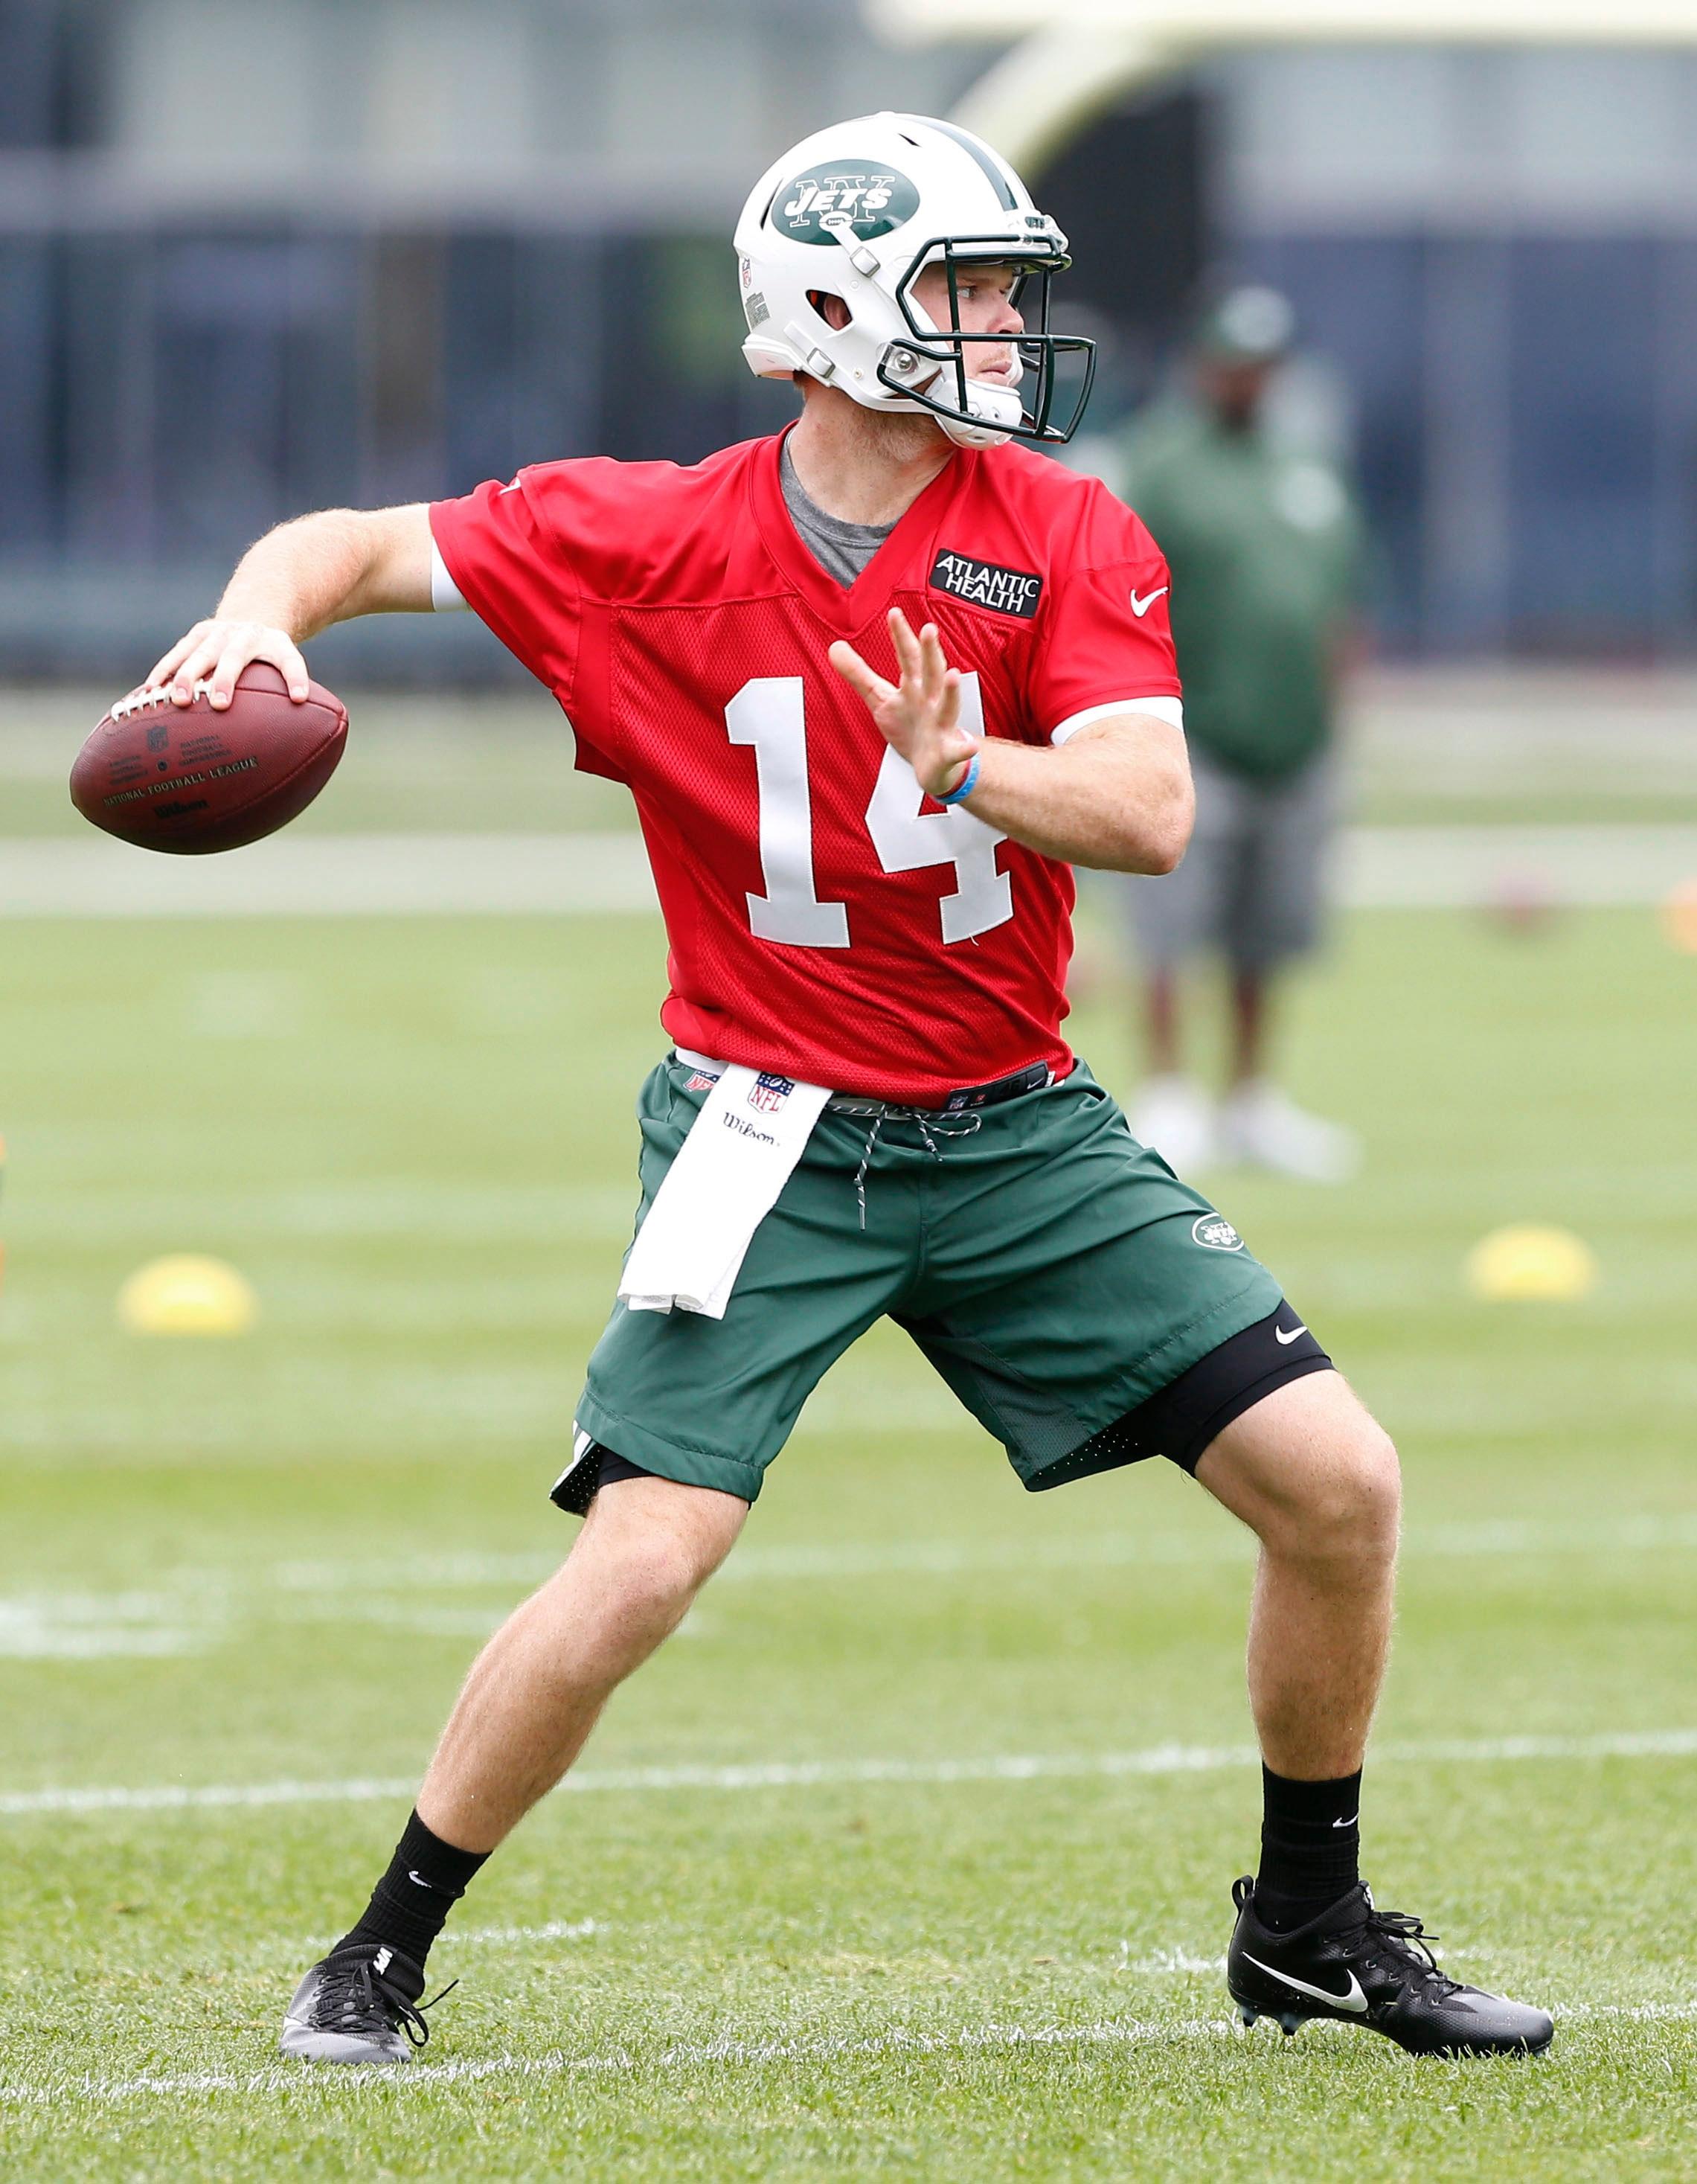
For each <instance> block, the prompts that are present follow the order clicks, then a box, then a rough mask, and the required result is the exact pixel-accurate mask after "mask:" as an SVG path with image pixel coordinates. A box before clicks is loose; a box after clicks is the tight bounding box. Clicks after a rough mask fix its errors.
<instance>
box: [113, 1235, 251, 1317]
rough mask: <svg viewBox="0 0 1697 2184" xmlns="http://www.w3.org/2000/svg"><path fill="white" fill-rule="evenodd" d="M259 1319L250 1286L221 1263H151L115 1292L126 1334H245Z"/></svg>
mask: <svg viewBox="0 0 1697 2184" xmlns="http://www.w3.org/2000/svg"><path fill="white" fill-rule="evenodd" d="M258 1318H259V1299H258V1297H256V1296H255V1295H254V1294H253V1284H252V1283H251V1282H249V1281H248V1279H247V1278H246V1276H245V1275H242V1274H238V1273H236V1269H235V1268H234V1267H231V1266H226V1265H225V1262H224V1261H223V1260H222V1259H199V1258H194V1257H192V1256H189V1255H188V1254H186V1253H183V1254H179V1255H178V1256H174V1257H172V1258H169V1259H153V1260H150V1261H149V1262H148V1263H147V1265H146V1266H145V1267H138V1268H136V1271H135V1273H133V1274H131V1277H130V1279H129V1280H128V1281H127V1282H125V1284H124V1286H123V1288H122V1289H121V1290H119V1292H118V1324H119V1325H120V1327H121V1328H123V1329H125V1331H126V1332H127V1333H129V1334H246V1333H247V1332H248V1329H249V1328H250V1327H252V1326H253V1323H254V1321H255V1320H256V1319H258Z"/></svg>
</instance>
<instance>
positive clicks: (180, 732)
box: [70, 660, 348, 856]
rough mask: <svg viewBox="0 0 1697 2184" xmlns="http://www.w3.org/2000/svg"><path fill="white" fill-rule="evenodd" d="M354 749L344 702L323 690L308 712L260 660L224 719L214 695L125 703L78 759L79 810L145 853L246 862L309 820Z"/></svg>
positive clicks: (307, 704)
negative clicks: (257, 846) (310, 808)
mask: <svg viewBox="0 0 1697 2184" xmlns="http://www.w3.org/2000/svg"><path fill="white" fill-rule="evenodd" d="M347 740H348V709H347V707H346V706H345V705H343V704H342V700H341V699H339V698H337V697H333V696H332V695H331V693H330V692H329V691H328V690H325V689H322V688H320V686H319V685H318V684H317V683H316V682H314V683H313V684H312V685H311V687H310V688H309V692H308V694H307V696H306V697H305V698H304V699H303V700H302V701H301V702H300V703H299V704H296V703H295V701H294V700H293V699H292V698H291V697H290V696H289V694H288V685H287V682H285V681H284V679H283V677H282V674H281V671H280V670H278V669H277V668H275V667H273V666H271V665H270V663H269V661H265V660H254V661H253V662H252V663H251V664H250V665H249V666H247V667H244V668H243V669H242V674H241V677H240V678H239V679H238V681H237V682H236V690H235V694H234V695H233V696H232V698H231V701H230V704H229V705H228V706H227V707H226V708H225V710H223V711H222V712H214V710H213V708H212V704H211V700H210V699H209V697H208V695H207V690H206V685H205V684H204V683H197V684H196V685H195V693H194V701H193V703H192V705H173V704H172V702H171V699H170V693H169V691H168V690H166V689H164V688H159V689H142V690H137V691H136V692H134V693H132V694H131V696H129V697H127V698H124V699H120V701H119V702H118V704H117V705H114V707H113V708H112V710H111V711H110V712H109V713H108V715H107V716H106V717H105V719H104V720H103V721H101V723H100V725H99V727H97V728H96V730H95V731H94V733H93V734H92V736H90V738H88V741H87V742H86V744H84V745H83V747H82V749H81V751H79V752H78V754H77V759H76V763H75V766H73V767H72V768H71V771H70V800H71V802H72V803H73V804H74V805H75V806H76V808H77V810H78V811H80V812H81V814H82V816H83V817H84V818H85V819H88V820H92V822H93V823H94V824H95V825H96V826H97V827H103V828H104V829H105V831H106V833H108V834H116V835H117V836H118V838H120V841H125V842H133V843H135V844H136V846H137V847H138V848H139V849H143V850H165V851H168V852H170V854H172V855H178V856H202V855H206V854H207V853H208V852H209V851H210V850H239V849H240V848H241V847H242V844H244V843H248V842H257V841H258V840H259V838H260V837H261V836H262V835H264V834H274V833H275V832H276V830H277V828H278V827H286V826H287V824H288V822H289V821H290V820H291V819H293V818H296V817H298V816H299V814H300V813H301V812H303V811H305V809H306V807H307V805H309V804H310V803H311V802H312V799H314V796H316V795H317V794H318V792H319V791H320V788H323V786H324V784H325V782H326V781H328V780H329V778H330V777H331V774H332V773H334V772H335V771H336V767H337V760H339V759H340V758H341V756H342V747H343V745H344V744H346V743H347Z"/></svg>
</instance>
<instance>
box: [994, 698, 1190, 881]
mask: <svg viewBox="0 0 1697 2184" xmlns="http://www.w3.org/2000/svg"><path fill="white" fill-rule="evenodd" d="M981 757H982V770H981V772H980V776H979V781H978V786H977V787H976V788H975V789H974V790H973V792H972V794H971V796H969V797H968V798H967V799H966V809H967V810H968V811H971V812H972V813H974V814H975V815H976V816H977V817H978V818H980V819H982V820H983V822H985V824H986V825H987V826H990V827H995V828H996V829H997V831H998V832H999V833H1004V834H1007V835H1010V836H1011V837H1012V838H1013V839H1014V840H1015V841H1016V842H1023V843H1025V844H1027V847H1028V848H1030V849H1033V850H1040V851H1041V852H1042V853H1043V855H1044V856H1048V857H1056V858H1059V859H1060V860H1061V861H1064V862H1065V863H1067V864H1072V865H1086V866H1093V867H1094V868H1095V869H1096V870H1098V871H1101V872H1171V870H1172V868H1173V866H1175V865H1176V864H1177V862H1178V861H1179V859H1180V858H1181V857H1182V855H1183V854H1184V850H1185V845H1186V844H1187V843H1188V841H1189V839H1190V827H1191V822H1192V820H1193V817H1194V816H1195V798H1194V794H1193V791H1192V788H1191V783H1190V767H1189V765H1188V761H1187V760H1186V758H1185V755H1184V744H1183V738H1182V736H1181V734H1180V733H1179V732H1178V731H1177V729H1175V728H1170V727H1167V725H1166V722H1165V721H1155V720H1152V719H1145V718H1143V717H1142V716H1132V717H1128V718H1127V720H1125V721H1114V722H1104V724H1103V726H1102V727H1101V728H1100V729H1098V728H1096V727H1090V728H1087V729H1084V730H1082V732H1081V733H1079V734H1078V735H1077V736H1075V737H1074V738H1072V740H1071V742H1070V743H1066V744H1062V745H1061V747H1060V749H1059V750H1046V749H1038V748H1035V747H1033V746H1032V745H1031V744H1016V743H1006V742H1002V741H999V740H995V739H993V740H991V741H989V742H988V743H986V744H984V745H983V746H982V751H981Z"/></svg>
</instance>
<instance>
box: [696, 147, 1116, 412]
mask: <svg viewBox="0 0 1697 2184" xmlns="http://www.w3.org/2000/svg"><path fill="white" fill-rule="evenodd" d="M736 241H737V255H738V257H739V258H740V259H741V261H742V267H741V270H742V283H743V316H744V317H745V318H746V319H747V320H748V339H747V340H746V341H745V342H744V343H743V355H744V356H745V357H746V358H747V359H748V368H749V370H751V371H753V372H755V373H757V374H758V375H759V376H761V377H763V378H784V379H787V378H789V377H790V376H792V375H793V373H795V372H798V371H799V372H805V373H807V374H808V375H809V376H810V377H811V378H814V379H817V380H820V381H822V382H823V383H824V384H825V385H826V386H827V387H840V388H841V389H842V390H843V393H845V394H848V395H850V396H852V397H853V398H854V400H855V401H856V402H859V403H861V404H864V406H865V408H866V409H886V410H905V411H914V410H929V411H930V412H931V414H932V415H933V416H934V417H936V418H937V419H938V421H939V422H940V423H941V425H942V426H943V431H944V432H947V433H948V435H949V438H950V439H951V440H954V441H957V442H958V443H960V445H961V446H962V447H965V448H993V447H999V445H1000V444H1001V443H1002V442H1003V441H1004V440H1009V439H1020V440H1043V441H1049V442H1055V441H1064V440H1070V439H1071V437H1072V435H1073V433H1074V432H1075V431H1076V430H1077V426H1078V421H1079V419H1080V418H1081V417H1082V415H1083V414H1084V404H1085V403H1086V402H1087V401H1088V398H1089V393H1090V382H1091V379H1092V377H1093V374H1094V370H1095V344H1094V343H1092V342H1089V341H1087V340H1085V339H1084V338H1083V337H1082V336H1079V335H1062V334H1052V333H1050V331H1049V281H1050V277H1051V276H1053V275H1054V274H1056V273H1059V272H1062V271H1064V270H1065V268H1066V266H1067V265H1070V264H1071V259H1069V258H1068V257H1067V254H1066V237H1065V236H1064V235H1063V234H1062V233H1061V231H1060V229H1059V228H1058V227H1057V226H1055V224H1054V221H1053V220H1051V219H1049V216H1048V214H1046V213H1040V212H1039V211H1038V209H1037V208H1036V207H1035V205H1033V204H1032V201H1031V197H1030V194H1029V192H1027V189H1026V186H1025V184H1024V183H1023V182H1022V181H1021V180H1020V178H1019V176H1018V175H1016V174H1015V172H1014V170H1013V169H1012V168H1011V167H1010V166H1009V165H1008V164H1007V162H1006V161H1005V160H1004V159H999V158H998V156H997V154H996V153H993V151H992V150H991V149H990V148H989V146H988V144H984V143H982V142H980V141H979V139H978V138H977V137H976V136H969V135H968V134H967V132H966V131H965V130H964V129H957V128H956V127H955V126H954V124H953V123H952V122H948V121H931V120H926V119H924V118H923V117H922V116H921V115H918V114H870V115H868V116H866V117H865V119H863V120H859V121H839V122H837V123H835V124H834V125H832V127H831V128H829V129H821V130H820V131H818V132H817V133H816V134H815V135H814V136H809V137H805V138H804V140H803V141H802V142H800V143H799V144H798V145H797V146H796V147H795V148H794V149H793V151H789V152H787V153H785V154H784V156H783V158H782V159H780V160H779V161H778V162H777V164H776V165H775V166H772V167H770V168H768V169H767V170H766V172H765V174H764V175H761V177H760V179H759V182H757V183H756V184H755V186H754V190H753V192H751V194H750V196H749V198H748V203H747V204H745V205H744V206H743V216H742V218H741V219H740V220H738V221H737V238H736ZM938 264H940V265H945V266H946V267H947V268H948V270H949V294H950V298H951V300H953V299H954V289H955V277H956V270H957V269H958V268H959V267H960V266H962V265H1014V266H1015V267H1016V268H1017V269H1018V270H1019V275H1020V282H1019V287H1017V288H1016V290H1015V298H1016V299H1017V300H1018V301H1019V303H1020V306H1021V309H1022V310H1023V311H1024V312H1025V313H1026V314H1027V319H1028V321H1029V324H1028V327H1027V331H1026V332H1024V333H1023V334H1021V336H1019V337H1018V338H1017V340H1016V341H1015V343H1014V347H1015V355H1016V357H1017V359H1018V365H1019V372H1018V380H1017V382H1016V385H1015V386H1008V385H1005V384H1004V385H992V384H989V383H988V382H982V381H978V380H975V379H973V378H972V377H971V375H970V374H969V372H968V370H967V362H968V352H969V349H970V348H971V344H972V343H975V342H979V343H985V342H988V343H996V344H998V345H999V346H1000V347H1003V348H1005V347H1006V346H1007V345H1008V337H1007V336H1005V335H1003V334H984V333H964V332H962V331H961V329H960V310H959V305H958V303H956V304H954V309H953V311H952V314H951V315H952V317H953V319H954V324H953V325H951V326H938V325H937V324H936V323H935V321H934V320H932V317H931V316H930V315H929V314H928V313H926V311H924V310H923V309H921V307H920V306H919V305H918V304H916V303H915V301H914V298H913V283H914V281H915V279H916V278H917V276H918V275H919V274H920V273H921V271H922V270H924V268H925V267H926V266H927V265H938ZM1032 290H1034V291H1035V298H1034V301H1033V300H1028V298H1029V297H1030V292H1032ZM826 296H836V297H839V298H841V299H842V301H843V304H845V305H846V307H847V309H848V313H849V322H848V324H847V325H846V326H842V327H835V326H832V325H831V324H830V323H829V322H828V320H826V318H825V316H824V315H823V313H822V312H821V309H820V308H819V304H820V299H821V298H823V297H826ZM1061 354H1066V355H1072V356H1077V358H1078V359H1080V363H1079V369H1078V373H1077V386H1076V387H1075V389H1074V391H1073V397H1072V403H1071V415H1069V416H1068V417H1067V418H1066V420H1065V423H1064V424H1060V425H1057V424H1056V423H1055V422H1054V420H1053V418H1052V415H1051V414H1050V413H1051V410H1052V409H1053V407H1054V394H1055V359H1056V358H1057V356H1058V355H1061ZM1021 388H1026V389H1027V392H1026V393H1021V391H1020V389H1021Z"/></svg>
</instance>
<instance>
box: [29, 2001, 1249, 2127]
mask: <svg viewBox="0 0 1697 2184" xmlns="http://www.w3.org/2000/svg"><path fill="white" fill-rule="evenodd" d="M1232 2029H1233V2028H1232V2024H1231V2023H1230V2021H1229V2020H1227V2019H1224V2018H1189V2019H1183V2020H1179V2021H1177V2022H1176V2023H1173V2024H1170V2025H1162V2024H1158V2023H1149V2022H1144V2021H1143V2020H1136V2019H1133V2020H1129V2021H1127V2020H1109V2021H1105V2022H1103V2023H1100V2024H1096V2025H1036V2026H1029V2027H1028V2026H1025V2025H987V2026H986V2027H984V2029H983V2030H982V2031H976V2032H943V2033H937V2032H882V2033H877V2034H874V2035H873V2036H871V2037H870V2038H866V2039H860V2040H849V2039H842V2040H759V2041H737V2040H704V2041H684V2042H679V2043H678V2044H677V2045H676V2046H674V2047H670V2048H661V2049H660V2050H659V2052H658V2053H655V2054H654V2055H647V2056H645V2055H642V2054H632V2053H631V2052H630V2051H629V2050H628V2049H626V2048H614V2049H612V2050H610V2051H609V2052H607V2053H604V2054H599V2055H567V2054H563V2053H559V2051H558V2050H556V2051H554V2053H549V2054H546V2055H492V2056H489V2057H487V2058H486V2059H483V2060H482V2061H480V2062H465V2063H410V2064H399V2065H393V2066H390V2067H388V2068H383V2067H381V2066H378V2067H373V2066H370V2065H368V2066H365V2067H364V2068H361V2069H358V2070H313V2069H312V2068H311V2067H310V2066H309V2065H305V2064H278V2065H274V2066H273V2067H272V2068H271V2069H270V2070H253V2071H246V2072H237V2071H224V2070H185V2071H181V2072H180V2073H178V2074H176V2075H173V2076H169V2077H167V2076H157V2077H156V2076H151V2075H149V2076H143V2077H136V2078H61V2079H57V2080H54V2081H52V2082H51V2083H49V2084H47V2085H42V2086H0V2106H4V2107H10V2108H70V2107H75V2106H76V2105H77V2104H79V2103H83V2102H87V2103H92V2104H93V2103H106V2104H118V2105H121V2104H123V2103H129V2102H134V2101H144V2100H178V2099H181V2098H182V2097H183V2096H184V2095H185V2094H191V2093H244V2094H248V2095H259V2096H263V2095H265V2094H270V2093H287V2092H299V2091H301V2090H302V2089H303V2088H307V2087H310V2088H312V2089H314V2091H317V2090H322V2089H324V2088H326V2087H350V2088H352V2089H354V2090H359V2089H361V2088H364V2087H381V2086H387V2087H399V2086H455V2085H466V2084H470V2083H475V2082H476V2081H478V2080H479V2079H483V2078H521V2079H522V2078H557V2077H561V2076H565V2075H578V2074H580V2073H581V2074H590V2073H594V2072H604V2071H609V2072H610V2071H632V2072H634V2071H650V2072H651V2071H660V2070H713V2069H741V2070H748V2069H758V2068H759V2066H760V2065H761V2064H766V2063H832V2062H841V2061H844V2060H847V2059H851V2058H853V2057H855V2056H875V2055H970V2054H976V2053H984V2052H987V2051H988V2052H994V2051H997V2050H1000V2049H1004V2048H1092V2047H1094V2048H1104V2047H1149V2046H1153V2045H1156V2044H1168V2043H1171V2042H1180V2041H1186V2040H1201V2039H1206V2040H1216V2039H1221V2038H1225V2037H1229V2036H1231V2034H1232Z"/></svg>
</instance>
